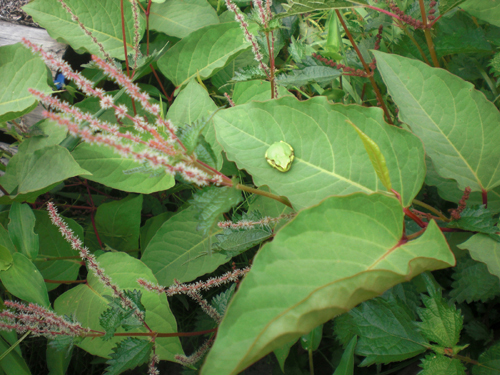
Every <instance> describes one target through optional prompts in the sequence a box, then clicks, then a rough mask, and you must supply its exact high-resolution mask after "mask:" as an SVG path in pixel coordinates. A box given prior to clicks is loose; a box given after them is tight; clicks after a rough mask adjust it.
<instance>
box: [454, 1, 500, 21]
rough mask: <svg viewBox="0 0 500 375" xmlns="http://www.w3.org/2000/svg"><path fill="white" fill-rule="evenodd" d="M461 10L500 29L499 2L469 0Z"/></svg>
mask: <svg viewBox="0 0 500 375" xmlns="http://www.w3.org/2000/svg"><path fill="white" fill-rule="evenodd" d="M460 8H462V9H463V10H465V11H467V13H469V14H471V15H473V16H474V17H477V18H479V19H481V20H484V21H487V22H489V23H491V24H492V25H495V26H499V27H500V2H499V1H498V0H469V1H466V2H465V3H464V4H462V5H461V6H460Z"/></svg>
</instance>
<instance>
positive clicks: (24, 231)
mask: <svg viewBox="0 0 500 375" xmlns="http://www.w3.org/2000/svg"><path fill="white" fill-rule="evenodd" d="M34 228H35V215H34V214H33V211H32V210H31V208H30V206H28V205H27V204H20V203H17V202H14V203H13V204H12V207H11V209H10V212H9V226H8V229H9V235H10V238H11V240H12V243H13V244H14V246H16V248H17V251H19V252H21V253H23V254H24V255H26V256H27V257H28V258H29V259H31V260H34V259H35V258H36V257H37V255H38V250H39V241H38V234H36V233H35V232H34V230H33V229H34Z"/></svg>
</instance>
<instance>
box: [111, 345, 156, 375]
mask: <svg viewBox="0 0 500 375" xmlns="http://www.w3.org/2000/svg"><path fill="white" fill-rule="evenodd" d="M152 348H153V343H152V342H151V341H149V340H140V339H138V338H135V337H127V338H126V339H125V340H123V341H121V342H119V343H118V344H117V345H116V347H115V348H114V349H113V351H114V353H113V354H111V359H109V360H108V361H107V362H106V363H107V364H108V365H109V367H107V368H106V372H105V374H106V375H118V374H121V373H122V372H123V371H125V370H129V369H133V368H136V367H137V366H140V365H142V364H143V363H146V362H147V361H148V359H149V355H150V353H151V349H152Z"/></svg>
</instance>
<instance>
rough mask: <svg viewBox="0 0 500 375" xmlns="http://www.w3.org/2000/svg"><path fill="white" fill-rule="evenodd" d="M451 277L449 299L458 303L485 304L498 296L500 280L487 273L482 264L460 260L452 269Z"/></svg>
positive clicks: (499, 293) (470, 260) (484, 265)
mask: <svg viewBox="0 0 500 375" xmlns="http://www.w3.org/2000/svg"><path fill="white" fill-rule="evenodd" d="M452 277H453V279H454V280H455V281H454V282H453V284H451V286H452V288H453V289H452V290H451V291H450V297H451V298H452V299H453V300H455V301H457V302H458V303H462V302H464V301H466V302H467V303H471V302H475V301H482V302H486V301H487V300H489V299H491V298H494V297H496V296H498V295H500V280H499V279H498V277H496V276H494V275H492V274H491V273H489V272H488V268H487V267H486V264H484V263H481V262H477V261H475V260H473V259H462V260H460V261H459V262H458V264H457V266H456V267H455V268H454V269H453V275H452Z"/></svg>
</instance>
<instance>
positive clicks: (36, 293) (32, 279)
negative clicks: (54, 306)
mask: <svg viewBox="0 0 500 375" xmlns="http://www.w3.org/2000/svg"><path fill="white" fill-rule="evenodd" d="M12 258H13V264H12V266H11V267H10V268H9V269H8V270H6V271H0V280H2V283H3V285H4V286H5V288H6V289H7V290H8V291H9V292H10V293H12V294H13V295H15V296H16V297H17V298H20V299H22V300H25V301H28V302H33V303H38V304H39V305H41V306H45V307H48V306H50V302H49V294H48V293H47V288H46V287H45V283H44V281H43V276H42V274H41V273H40V271H38V269H37V268H36V267H35V265H34V264H33V262H32V261H31V260H29V259H28V258H27V257H26V256H25V255H24V254H21V253H15V254H14V255H13V256H12Z"/></svg>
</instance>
